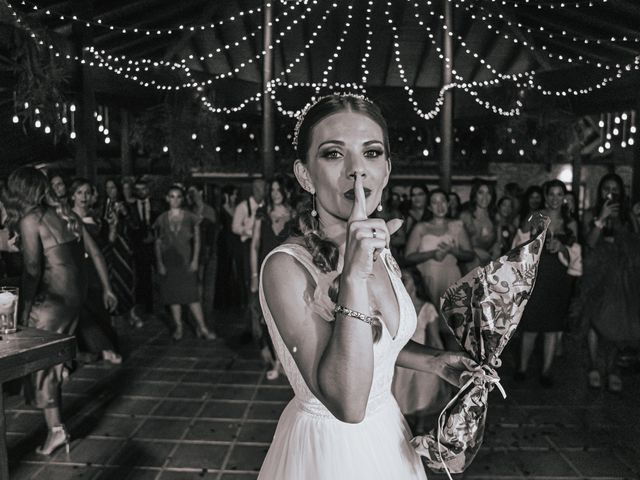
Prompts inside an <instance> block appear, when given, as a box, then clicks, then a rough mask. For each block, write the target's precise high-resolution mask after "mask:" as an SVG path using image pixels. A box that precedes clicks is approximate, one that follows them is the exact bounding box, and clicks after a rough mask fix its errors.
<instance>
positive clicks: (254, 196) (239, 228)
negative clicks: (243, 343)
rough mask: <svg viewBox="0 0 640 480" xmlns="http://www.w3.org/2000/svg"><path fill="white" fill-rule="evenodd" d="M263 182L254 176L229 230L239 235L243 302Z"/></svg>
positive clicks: (249, 318)
mask: <svg viewBox="0 0 640 480" xmlns="http://www.w3.org/2000/svg"><path fill="white" fill-rule="evenodd" d="M264 190H265V182H264V180H262V179H261V178H256V179H255V180H254V181H253V182H252V183H251V192H252V193H251V196H250V197H249V198H248V199H246V200H243V201H242V202H240V203H239V204H238V205H237V206H236V209H235V211H234V212H233V222H232V223H231V231H232V232H233V233H235V234H236V235H238V236H239V237H240V242H242V258H241V259H239V264H240V267H241V269H240V271H241V272H242V285H243V287H244V288H243V290H244V291H243V292H242V297H241V298H242V299H243V303H245V304H248V303H249V301H250V298H249V296H250V291H249V285H250V283H251V265H250V255H251V236H252V234H253V223H254V222H255V219H256V212H257V211H258V209H259V208H260V207H261V206H262V205H263V201H264V194H265V192H264ZM247 317H248V318H247V325H246V332H245V334H243V336H248V335H250V332H251V315H247Z"/></svg>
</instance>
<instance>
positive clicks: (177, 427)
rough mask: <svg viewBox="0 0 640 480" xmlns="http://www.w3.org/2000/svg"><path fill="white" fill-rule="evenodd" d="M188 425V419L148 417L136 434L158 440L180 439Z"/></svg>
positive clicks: (139, 436)
mask: <svg viewBox="0 0 640 480" xmlns="http://www.w3.org/2000/svg"><path fill="white" fill-rule="evenodd" d="M188 426H189V421H188V420H168V419H160V418H148V419H147V420H146V421H145V422H144V423H143V424H142V426H141V427H140V429H139V430H138V431H137V432H136V433H135V434H134V436H135V437H136V438H149V439H156V440H179V439H180V438H182V436H183V435H184V433H185V432H186V431H187V427H188Z"/></svg>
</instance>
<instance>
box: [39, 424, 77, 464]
mask: <svg viewBox="0 0 640 480" xmlns="http://www.w3.org/2000/svg"><path fill="white" fill-rule="evenodd" d="M69 440H70V438H69V434H68V433H67V430H66V428H64V425H58V426H55V427H51V430H49V433H48V434H47V439H46V440H45V442H44V445H42V446H41V447H38V448H36V453H37V454H38V455H45V456H47V457H50V456H51V455H53V452H55V451H56V450H57V449H58V448H60V447H61V446H63V445H64V448H65V450H66V452H67V454H68V453H69Z"/></svg>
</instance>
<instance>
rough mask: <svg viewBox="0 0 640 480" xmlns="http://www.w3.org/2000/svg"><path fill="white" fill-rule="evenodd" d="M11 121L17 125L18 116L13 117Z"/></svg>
mask: <svg viewBox="0 0 640 480" xmlns="http://www.w3.org/2000/svg"><path fill="white" fill-rule="evenodd" d="M11 120H13V123H18V122H19V121H20V119H19V118H18V115H14V116H13V118H12V119H11Z"/></svg>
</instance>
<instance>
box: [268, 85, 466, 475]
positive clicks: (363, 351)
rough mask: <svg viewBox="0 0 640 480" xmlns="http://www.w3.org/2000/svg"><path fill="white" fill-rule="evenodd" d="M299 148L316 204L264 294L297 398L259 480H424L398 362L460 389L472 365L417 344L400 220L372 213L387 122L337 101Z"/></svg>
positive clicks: (305, 123) (383, 174) (276, 262)
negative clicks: (400, 251)
mask: <svg viewBox="0 0 640 480" xmlns="http://www.w3.org/2000/svg"><path fill="white" fill-rule="evenodd" d="M294 144H295V145H296V153H297V158H298V160H296V161H295V164H294V173H295V175H296V178H297V180H298V182H299V183H300V185H301V186H302V188H303V189H304V190H306V191H307V192H308V193H309V195H310V196H311V202H310V205H309V208H307V209H303V210H302V211H301V212H300V215H299V219H298V225H297V226H298V232H297V233H296V235H294V236H292V237H290V238H289V239H288V240H287V241H286V242H285V243H283V244H282V245H280V246H279V247H277V248H275V249H274V250H272V252H271V253H270V254H269V255H267V257H266V259H265V261H264V263H263V266H262V270H261V274H260V287H259V294H260V304H261V306H262V311H263V314H264V318H265V321H266V323H267V327H268V329H269V333H270V335H271V338H272V340H273V343H274V346H275V349H276V352H277V354H278V357H279V358H280V361H281V362H282V366H283V368H284V370H285V373H286V374H287V377H288V378H289V381H290V382H291V385H292V386H293V389H294V392H295V398H294V399H293V400H292V401H291V402H290V403H289V405H288V406H287V407H286V408H285V410H284V412H283V413H282V416H281V417H280V420H279V422H278V427H277V429H276V433H275V436H274V441H273V443H272V444H271V447H270V449H269V452H268V453H267V456H266V458H265V460H264V464H263V466H262V469H261V471H260V475H259V477H258V478H260V479H269V480H271V479H276V478H277V479H278V480H294V479H295V480H299V479H306V480H316V479H327V478H331V479H336V480H341V479H345V480H346V479H354V478H366V479H368V480H377V479H389V478H393V479H398V480H400V479H402V480H408V479H424V478H426V476H425V472H424V467H423V466H422V462H421V461H420V458H419V457H418V455H417V453H416V451H415V450H414V448H413V447H412V446H411V444H410V443H409V440H410V439H411V433H410V431H409V428H408V426H407V424H406V421H405V420H404V418H403V416H402V412H401V411H400V409H399V407H398V404H397V402H396V401H395V399H394V398H393V396H392V394H391V381H392V378H393V370H394V365H395V364H396V363H397V364H398V365H401V366H404V367H408V368H413V369H416V370H420V371H427V372H430V373H433V374H436V375H439V376H441V377H442V378H444V379H446V380H448V381H449V382H451V383H454V384H456V385H457V384H459V380H460V378H459V377H460V374H461V373H462V371H464V370H467V369H468V368H470V367H471V364H472V363H473V362H471V361H470V360H469V359H468V357H466V356H465V355H463V354H461V353H457V352H456V353H454V352H443V351H438V352H436V351H435V350H434V349H430V348H428V347H425V346H423V345H418V344H415V343H412V342H409V339H410V338H411V336H412V335H413V333H414V331H415V329H416V312H415V308H414V306H413V303H412V302H411V299H410V298H409V296H408V295H407V293H406V290H405V289H404V287H403V285H402V281H401V279H400V275H399V268H398V266H397V264H396V262H395V260H394V259H393V257H392V256H391V254H390V252H389V249H388V248H387V245H388V243H389V238H390V235H391V234H393V232H395V231H396V230H397V229H398V228H399V227H400V224H401V222H400V221H399V220H391V221H390V222H389V223H388V224H387V223H386V222H385V221H384V220H382V219H374V218H369V216H370V215H371V214H372V213H373V212H374V210H376V208H377V206H378V205H379V203H380V201H381V198H382V191H383V189H384V187H385V186H386V184H387V182H388V179H389V174H390V171H391V160H390V157H389V151H390V149H389V136H388V131H387V127H386V122H385V120H384V117H383V116H382V114H381V112H380V110H379V109H378V107H377V106H376V105H374V104H373V103H372V102H371V101H369V100H367V99H364V98H363V97H359V96H354V95H349V94H342V95H338V94H336V95H329V96H327V97H322V98H321V99H319V100H318V101H317V102H316V103H314V104H313V105H311V106H308V107H307V108H305V110H304V113H303V114H302V115H301V116H300V118H299V120H298V123H297V125H296V129H295V136H294ZM436 355H437V356H436Z"/></svg>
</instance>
